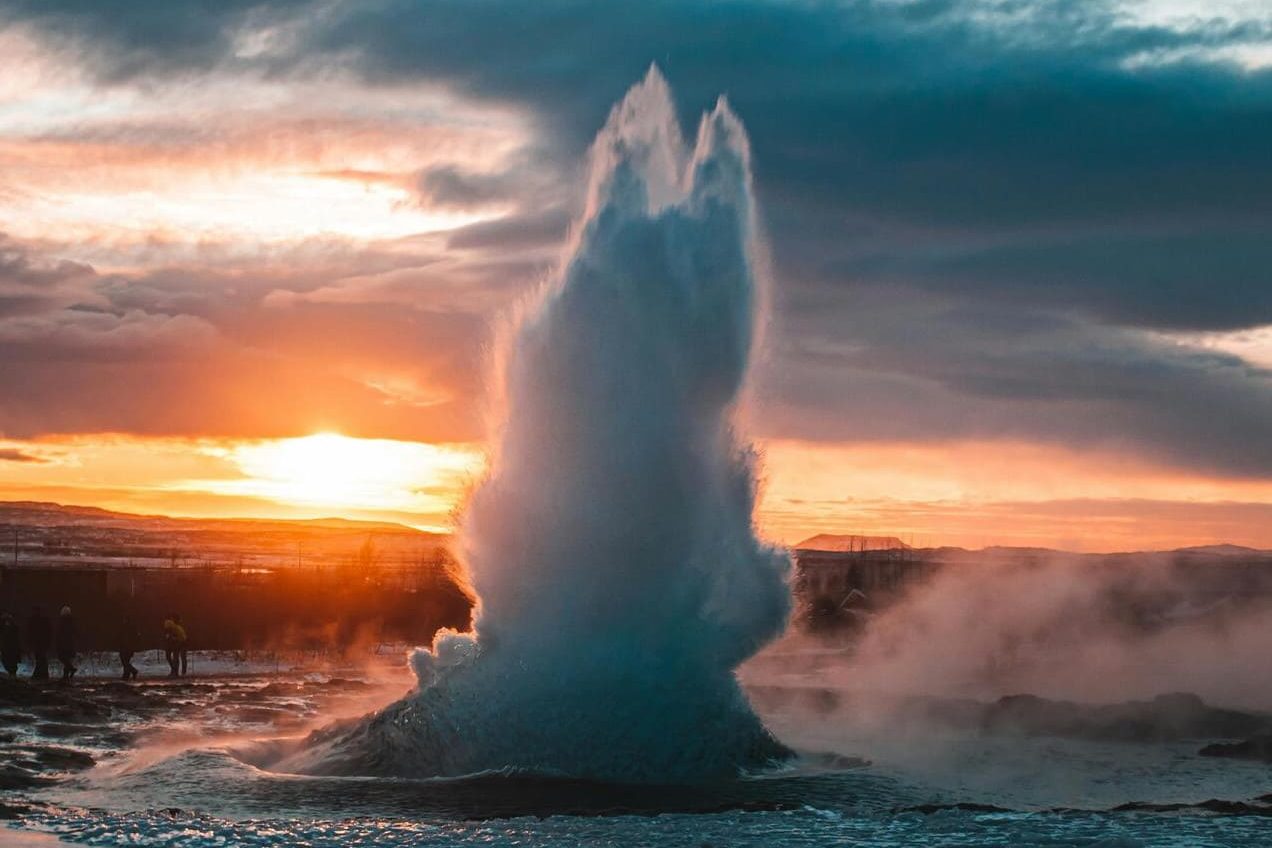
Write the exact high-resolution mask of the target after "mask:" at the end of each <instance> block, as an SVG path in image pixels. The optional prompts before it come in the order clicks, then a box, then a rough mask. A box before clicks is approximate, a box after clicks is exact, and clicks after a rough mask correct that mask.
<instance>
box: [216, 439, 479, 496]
mask: <svg viewBox="0 0 1272 848" xmlns="http://www.w3.org/2000/svg"><path fill="white" fill-rule="evenodd" d="M208 450H209V451H210V452H212V453H214V454H217V455H221V456H224V457H225V458H227V459H229V460H230V461H231V462H233V463H234V464H235V465H237V466H238V468H239V470H240V471H241V472H242V473H243V478H242V479H238V480H219V481H209V482H208V483H207V488H209V489H211V490H213V491H219V492H221V493H225V494H236V495H251V496H256V497H261V498H266V499H269V500H273V501H279V502H283V503H287V504H292V505H297V506H321V507H329V508H332V509H363V510H367V509H380V510H411V509H432V510H438V509H443V510H444V509H445V508H447V507H448V506H449V504H450V503H452V502H453V500H452V499H453V493H454V492H455V490H456V489H457V488H461V487H462V486H463V485H464V482H465V481H466V480H467V479H468V478H470V477H471V476H472V475H473V474H474V473H475V472H476V471H477V469H478V468H479V466H480V462H481V457H480V454H478V453H477V452H475V451H473V450H471V449H464V448H457V447H451V446H446V445H433V444H423V443H419V442H402V441H394V440H391V439H355V438H351V437H349V436H343V435H340V434H338V433H317V434H314V435H312V436H304V437H301V438H294V439H279V440H275V441H267V442H253V443H246V444H236V445H231V446H228V447H214V448H208Z"/></svg>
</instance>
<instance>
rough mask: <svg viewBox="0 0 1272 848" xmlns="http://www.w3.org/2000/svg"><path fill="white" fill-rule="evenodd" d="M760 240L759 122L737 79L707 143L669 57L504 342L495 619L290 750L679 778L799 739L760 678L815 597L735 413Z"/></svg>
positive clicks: (712, 771) (489, 609) (636, 99)
mask: <svg viewBox="0 0 1272 848" xmlns="http://www.w3.org/2000/svg"><path fill="white" fill-rule="evenodd" d="M755 246H756V235H755V223H754V210H753V200H752V194H751V187H750V169H749V149H748V143H747V139H746V134H745V131H744V130H743V128H742V125H741V123H740V122H739V121H738V119H737V118H736V117H735V116H734V114H733V113H732V112H731V111H730V109H729V107H728V105H727V104H726V103H725V102H724V101H723V99H722V100H721V101H720V102H719V103H718V104H717V105H716V107H715V108H714V109H713V110H712V111H711V112H710V113H708V114H706V115H704V116H703V118H702V121H701V124H700V126H699V129H698V135H697V139H696V142H695V144H694V146H693V148H692V150H690V149H688V147H687V145H686V144H685V142H684V140H683V139H682V137H681V134H680V130H679V126H678V124H677V120H676V116H675V110H674V107H673V105H672V102H671V97H670V92H669V91H668V88H667V85H666V83H665V81H664V80H663V78H662V77H661V75H659V73H658V72H657V70H656V69H652V68H651V70H650V72H649V74H648V76H647V77H646V78H645V80H644V81H643V82H641V83H640V84H639V85H637V86H636V87H634V88H633V89H632V90H631V91H630V92H629V93H628V95H627V96H626V98H625V99H624V100H623V101H622V102H621V103H620V104H619V105H618V106H616V107H615V108H614V110H613V111H612V113H611V114H610V117H609V120H608V122H607V124H606V126H605V128H604V129H603V130H602V131H601V133H600V134H599V136H598V137H597V139H596V141H595V143H594V145H593V148H592V152H591V181H590V184H589V192H588V203H587V207H586V212H585V214H584V217H583V219H582V220H581V221H580V222H578V224H577V226H576V228H575V231H574V233H573V236H572V242H571V246H570V248H569V250H568V252H567V256H566V257H565V260H564V261H563V263H562V267H561V271H560V273H559V276H558V278H557V279H556V280H555V282H554V283H553V284H552V285H551V286H549V287H548V288H547V289H546V290H545V292H544V293H543V295H542V297H541V299H540V300H539V301H538V302H537V303H536V304H535V305H534V306H533V307H532V308H531V309H529V310H527V311H526V313H525V314H524V315H523V317H522V318H521V320H520V322H519V323H518V324H517V325H516V326H515V331H514V332H513V333H512V334H511V336H510V338H509V343H508V346H507V349H506V350H505V352H504V358H503V360H502V362H501V370H500V373H499V382H500V385H499V386H498V387H497V391H498V392H499V400H500V403H499V411H500V415H499V416H498V417H499V418H500V423H499V426H498V428H497V433H496V436H495V450H494V458H493V462H492V468H491V471H490V474H489V477H488V478H487V479H486V480H485V481H484V482H483V483H482V484H481V485H480V486H479V488H478V489H477V490H476V492H475V493H474V495H473V498H472V501H471V503H470V504H469V507H468V511H467V514H466V516H465V519H464V524H463V536H462V538H463V555H464V560H465V562H466V564H467V566H468V569H469V572H470V574H471V577H472V581H473V586H474V588H475V589H476V591H477V594H478V595H479V597H480V606H479V610H478V616H477V620H476V629H475V633H473V634H454V633H447V634H442V635H441V636H440V637H439V638H438V639H437V641H436V643H435V645H434V648H433V649H432V650H420V651H418V652H417V653H416V654H415V656H414V657H413V660H412V661H413V665H414V667H415V669H416V673H417V675H418V677H419V689H418V690H417V691H416V692H414V693H412V694H411V695H410V696H408V697H407V698H405V699H404V700H402V701H400V702H398V703H396V704H394V705H392V706H390V707H389V708H387V709H386V710H384V711H382V712H381V713H379V714H378V715H376V716H374V717H372V718H370V719H369V720H367V721H365V722H364V723H362V724H360V725H358V726H357V727H354V728H352V729H345V730H341V731H335V732H332V733H329V734H327V735H326V737H325V738H323V739H321V740H315V742H314V744H312V745H311V746H310V748H308V749H307V750H306V751H304V752H302V753H300V754H298V755H296V756H294V757H292V758H290V760H289V761H288V762H285V763H284V764H283V767H284V768H289V769H295V770H299V771H306V772H322V773H355V774H405V775H455V774H467V773H472V772H476V771H480V770H486V769H500V768H514V769H525V770H529V771H534V772H540V773H552V774H563V775H570V776H574V777H586V778H594V779H603V780H620V781H645V782H650V781H657V782H675V781H683V780H699V779H707V778H714V777H724V776H730V775H736V774H737V773H738V771H739V770H742V769H746V768H749V767H757V766H762V765H764V764H767V763H769V762H771V761H773V760H774V759H777V758H780V757H783V756H785V755H786V754H787V751H786V749H785V748H784V747H783V746H782V745H781V744H780V743H778V742H777V741H776V740H774V739H773V737H772V736H771V735H770V734H769V733H768V732H767V730H765V728H764V727H763V725H762V724H761V723H760V721H759V719H758V718H756V716H755V714H754V713H753V712H752V710H751V708H750V705H749V704H748V703H747V701H746V698H745V696H744V695H743V694H742V692H741V690H740V688H739V686H738V684H737V682H736V680H735V678H734V669H735V668H736V667H737V665H738V664H739V663H741V662H742V661H743V660H744V659H746V658H747V657H748V656H750V655H751V654H753V653H754V652H755V651H756V650H757V649H758V648H759V647H760V646H761V645H763V644H764V643H765V642H766V641H768V640H769V639H771V638H772V637H774V636H775V635H777V634H778V633H779V632H780V631H781V630H782V628H783V626H784V624H785V621H786V618H787V614H788V606H789V591H788V585H787V576H788V571H789V561H788V558H787V556H786V555H785V553H784V552H781V551H779V550H777V549H775V548H773V547H770V546H768V545H766V544H764V543H762V542H760V541H759V540H757V538H756V537H755V534H754V531H753V527H752V509H753V506H754V498H755V482H754V471H753V463H754V456H753V454H752V452H751V450H750V447H749V445H748V444H747V443H746V442H745V441H744V440H742V439H741V438H740V437H739V436H738V434H737V433H736V431H735V426H734V420H735V412H736V406H737V402H738V398H739V394H740V392H741V391H742V389H743V386H744V382H745V379H746V375H747V370H748V361H749V358H750V352H751V348H752V345H753V339H754V330H755V325H756V300H757V292H756V284H757V279H756V278H757V274H756V271H755V262H754V252H755Z"/></svg>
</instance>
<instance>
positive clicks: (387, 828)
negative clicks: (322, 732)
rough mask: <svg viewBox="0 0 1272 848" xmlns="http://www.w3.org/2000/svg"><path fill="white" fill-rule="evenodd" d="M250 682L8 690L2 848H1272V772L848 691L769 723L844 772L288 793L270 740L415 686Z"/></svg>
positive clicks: (486, 780) (770, 705)
mask: <svg viewBox="0 0 1272 848" xmlns="http://www.w3.org/2000/svg"><path fill="white" fill-rule="evenodd" d="M205 667H206V666H205ZM246 671H249V672H251V673H241V674H225V673H218V674H209V675H206V676H201V677H197V678H189V679H184V680H175V681H173V680H168V679H166V678H162V677H150V678H143V679H142V680H141V681H140V682H138V683H135V684H125V683H122V682H119V681H116V680H110V679H85V680H81V681H77V682H76V684H75V685H74V686H73V687H70V688H65V689H64V688H61V687H58V686H56V685H49V686H39V687H32V686H30V685H28V684H26V683H24V682H23V683H18V684H12V683H9V682H7V681H5V682H2V683H0V764H2V765H0V816H3V817H4V818H6V819H7V820H8V821H7V824H8V825H9V827H10V828H12V829H8V830H0V844H3V845H5V846H9V845H26V844H28V843H30V844H48V842H49V840H56V841H62V842H69V843H78V844H89V845H154V846H188V848H200V846H210V845H312V846H327V845H330V846H342V848H348V846H354V845H390V846H391V845H504V844H509V845H511V844H517V845H659V846H664V845H685V846H690V845H692V846H696V848H700V846H703V845H718V846H724V845H766V846H767V845H782V844H789V845H822V844H854V845H878V846H884V845H933V846H938V845H939V846H954V845H960V846H967V845H1013V846H1014V845H1052V846H1067V845H1085V846H1138V845H1189V846H1193V845H1211V846H1228V845H1263V844H1272V804H1269V803H1268V799H1267V798H1266V797H1265V793H1267V792H1268V791H1270V790H1272V767H1269V766H1267V765H1265V764H1262V763H1254V762H1229V761H1220V760H1214V759H1208V758H1204V757H1200V756H1197V753H1196V752H1197V750H1198V748H1199V747H1200V744H1202V743H1203V742H1204V740H1192V739H1173V740H1157V741H1153V742H1117V741H1109V740H1107V739H1072V738H1062V737H1060V736H1056V735H1052V734H1041V735H1022V734H1020V733H1001V732H992V733H991V732H985V731H984V730H977V731H969V729H968V728H951V727H944V728H941V729H934V728H932V727H925V728H924V729H921V730H920V729H918V728H916V727H914V726H912V725H911V726H908V727H907V728H906V729H905V730H904V732H902V731H901V730H899V729H895V728H894V730H893V731H883V730H881V728H880V727H879V726H877V725H875V726H871V727H865V726H863V725H861V724H860V723H859V722H857V721H855V720H853V719H852V718H851V715H850V712H848V711H846V707H845V704H851V699H850V698H846V697H844V696H843V695H842V694H841V693H834V692H830V691H825V692H817V691H801V692H794V693H785V694H783V693H781V692H776V693H775V692H774V691H772V690H765V691H757V693H756V703H757V705H758V706H759V708H760V709H761V711H762V712H763V713H764V717H765V719H766V721H767V722H768V723H769V725H770V726H771V727H772V728H773V729H774V730H775V731H776V732H777V733H778V734H779V736H781V738H783V739H784V740H786V741H788V742H791V743H792V744H795V745H796V746H797V747H800V748H801V749H803V750H805V751H810V752H811V751H818V752H822V753H828V754H831V755H832V756H813V755H811V754H810V755H809V756H808V757H807V758H805V759H804V760H803V761H801V762H800V763H798V764H794V765H792V767H790V768H788V769H785V770H782V771H780V772H777V773H772V774H766V775H756V776H752V777H749V778H745V779H740V780H737V781H731V782H728V783H724V784H717V785H710V786H694V787H636V788H634V787H622V786H601V785H596V784H589V783H586V782H581V781H569V780H547V779H543V778H540V777H533V776H528V775H517V774H511V773H491V774H484V775H477V776H473V777H471V778H467V779H460V780H431V781H430V780H385V779H363V778H353V779H349V778H344V779H339V778H307V777H297V776H291V775H276V774H270V773H268V772H264V771H262V770H260V769H257V768H255V767H254V766H252V765H251V764H250V759H251V758H250V751H251V749H252V746H253V745H254V744H256V740H261V739H274V738H279V737H293V736H296V735H301V734H304V733H305V732H307V731H308V730H309V729H311V728H313V727H316V726H319V725H321V724H324V723H326V722H328V721H331V720H334V719H337V718H340V717H348V716H356V715H360V714H362V713H363V712H365V711H366V710H368V709H371V708H373V707H374V706H377V705H380V704H384V703H387V702H389V701H391V700H392V699H394V698H396V697H397V696H399V695H400V694H402V693H403V692H404V691H406V689H407V688H408V687H409V685H410V680H409V678H408V677H407V675H406V673H405V670H404V669H402V668H400V667H397V666H396V664H390V665H389V666H384V665H376V666H371V667H363V668H359V669H344V670H339V671H337V670H327V671H305V670H296V671H280V672H277V673H275V672H268V673H266V672H262V671H261V670H260V669H259V668H256V669H246ZM853 756H864V757H866V758H867V759H869V761H870V763H869V765H861V764H860V763H859V762H858V761H856V760H854V759H852V757H853ZM4 824H5V823H0V827H3V826H4ZM19 840H21V841H19ZM32 840H38V841H32Z"/></svg>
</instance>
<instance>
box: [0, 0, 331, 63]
mask: <svg viewBox="0 0 1272 848" xmlns="http://www.w3.org/2000/svg"><path fill="white" fill-rule="evenodd" d="M312 5H316V4H314V3H312V2H311V0H173V2H169V0H3V2H0V23H3V22H4V21H6V20H9V21H18V22H22V23H28V24H33V25H35V26H37V27H39V28H40V29H41V30H42V31H43V32H44V33H45V34H46V35H47V36H48V37H49V38H50V40H51V41H52V42H53V43H54V44H55V45H57V46H61V47H63V48H65V49H67V50H71V51H75V52H76V53H80V54H82V55H84V56H86V57H88V58H90V59H91V60H92V61H93V65H94V67H95V69H96V70H97V71H98V73H99V74H100V75H101V76H102V77H103V78H104V79H105V80H108V81H119V80H124V79H129V78H134V77H137V76H141V75H147V74H158V73H172V72H176V73H180V74H185V73H194V72H198V71H203V70H207V69H209V68H212V67H214V66H216V65H219V64H221V63H223V62H225V61H226V59H227V58H228V57H229V55H230V54H231V53H232V52H233V48H234V39H235V35H236V34H237V33H240V32H243V31H246V30H250V29H258V30H259V29H260V28H262V27H268V26H270V25H272V24H277V23H280V22H283V21H285V20H288V19H289V18H290V17H291V16H292V15H294V14H295V13H296V12H297V11H298V10H300V9H302V8H303V7H305V6H312Z"/></svg>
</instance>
